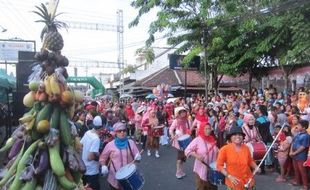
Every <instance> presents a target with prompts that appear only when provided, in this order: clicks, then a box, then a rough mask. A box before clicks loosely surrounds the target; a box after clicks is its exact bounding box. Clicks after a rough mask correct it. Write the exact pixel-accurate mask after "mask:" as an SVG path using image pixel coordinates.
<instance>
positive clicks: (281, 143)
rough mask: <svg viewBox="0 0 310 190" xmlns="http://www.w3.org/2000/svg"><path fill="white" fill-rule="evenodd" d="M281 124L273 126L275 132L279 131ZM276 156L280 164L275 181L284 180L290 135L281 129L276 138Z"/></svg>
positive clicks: (290, 140) (290, 141)
mask: <svg viewBox="0 0 310 190" xmlns="http://www.w3.org/2000/svg"><path fill="white" fill-rule="evenodd" d="M280 129H281V125H276V126H275V133H276V134H277V133H279V131H280ZM277 141H278V148H277V158H278V163H279V166H280V175H279V176H278V177H277V178H276V182H284V181H286V179H285V171H286V170H285V163H286V161H287V158H288V154H289V150H290V146H291V143H292V137H291V136H290V133H289V132H285V131H282V132H281V134H280V135H279V137H278V139H277Z"/></svg>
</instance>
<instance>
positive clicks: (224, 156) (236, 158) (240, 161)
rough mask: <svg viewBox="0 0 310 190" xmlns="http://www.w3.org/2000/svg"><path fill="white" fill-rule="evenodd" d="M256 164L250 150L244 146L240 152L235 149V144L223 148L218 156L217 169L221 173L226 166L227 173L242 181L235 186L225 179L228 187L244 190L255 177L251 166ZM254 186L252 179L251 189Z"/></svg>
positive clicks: (234, 189)
mask: <svg viewBox="0 0 310 190" xmlns="http://www.w3.org/2000/svg"><path fill="white" fill-rule="evenodd" d="M252 163H255V162H254V160H253V158H252V157H251V153H250V150H249V148H248V147H247V146H246V145H244V144H242V145H241V148H240V150H239V151H237V150H236V149H235V145H234V144H233V143H230V144H227V145H225V146H223V147H222V148H221V149H220V151H219V154H218V157H217V161H216V168H217V170H218V171H221V170H222V169H223V168H224V165H226V171H227V173H228V174H229V175H232V176H234V177H236V178H238V179H239V180H240V182H239V184H238V185H234V184H233V183H232V182H231V181H230V180H229V179H228V178H226V179H225V184H226V185H227V187H230V188H232V189H233V190H244V185H245V184H246V183H247V182H248V181H249V179H250V178H251V177H252V176H253V174H252V171H251V165H252ZM253 185H254V179H252V181H251V184H250V187H252V186H253Z"/></svg>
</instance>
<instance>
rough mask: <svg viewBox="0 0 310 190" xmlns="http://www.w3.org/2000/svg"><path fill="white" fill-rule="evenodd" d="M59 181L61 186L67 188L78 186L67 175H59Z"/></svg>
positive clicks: (68, 189)
mask: <svg viewBox="0 0 310 190" xmlns="http://www.w3.org/2000/svg"><path fill="white" fill-rule="evenodd" d="M57 179H58V182H59V183H60V185H61V187H63V188H64V189H66V190H72V189H75V188H76V186H77V185H76V184H75V183H74V182H72V181H70V180H68V179H67V178H66V176H62V177H58V178H57Z"/></svg>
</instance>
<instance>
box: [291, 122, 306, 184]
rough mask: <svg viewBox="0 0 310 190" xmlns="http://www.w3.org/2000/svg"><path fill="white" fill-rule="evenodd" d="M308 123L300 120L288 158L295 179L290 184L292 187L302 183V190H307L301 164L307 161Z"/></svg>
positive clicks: (304, 171) (304, 173) (304, 170)
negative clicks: (291, 161) (292, 167)
mask: <svg viewBox="0 0 310 190" xmlns="http://www.w3.org/2000/svg"><path fill="white" fill-rule="evenodd" d="M308 126H309V121H307V120H300V121H299V124H298V125H297V127H296V132H297V134H296V136H295V137H294V138H293V142H292V146H291V150H290V156H291V157H292V158H293V166H294V173H295V178H294V180H293V181H292V182H291V184H292V185H299V184H300V182H301V181H302V185H303V190H307V189H308V176H307V169H306V168H305V167H304V166H303V163H304V162H305V161H306V160H307V154H308V148H309V135H308V133H307V131H306V130H307V128H308Z"/></svg>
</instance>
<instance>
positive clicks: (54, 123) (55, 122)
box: [50, 106, 60, 129]
mask: <svg viewBox="0 0 310 190" xmlns="http://www.w3.org/2000/svg"><path fill="white" fill-rule="evenodd" d="M59 121H60V107H59V106H54V109H53V113H52V116H51V119H50V126H51V128H54V129H58V128H59Z"/></svg>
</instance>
